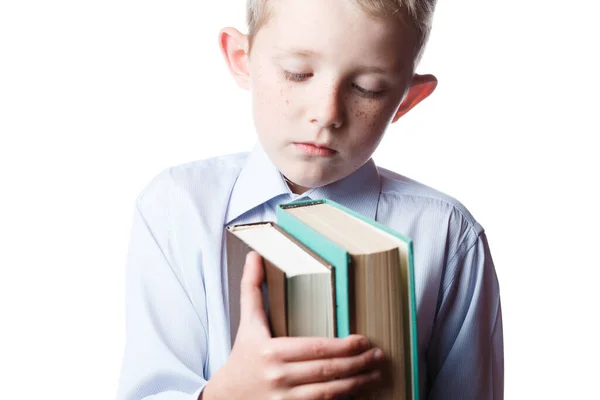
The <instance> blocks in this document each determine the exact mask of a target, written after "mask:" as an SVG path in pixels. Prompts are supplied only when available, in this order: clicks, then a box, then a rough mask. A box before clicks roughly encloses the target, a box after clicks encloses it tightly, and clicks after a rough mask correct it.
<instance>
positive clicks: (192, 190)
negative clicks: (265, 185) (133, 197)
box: [138, 152, 248, 201]
mask: <svg viewBox="0 0 600 400" xmlns="http://www.w3.org/2000/svg"><path fill="white" fill-rule="evenodd" d="M247 156H248V152H242V153H232V154H226V155H220V156H216V157H210V158H206V159H200V160H194V161H189V162H185V163H181V164H177V165H173V166H169V167H167V168H164V169H162V170H161V171H159V172H158V173H157V174H156V175H155V176H154V177H152V178H151V179H150V181H149V182H148V183H147V184H146V185H145V186H144V187H143V189H142V191H141V192H140V194H139V196H138V201H143V199H146V198H151V199H157V198H160V197H165V195H170V196H172V195H173V194H174V193H176V192H185V193H187V194H188V195H192V196H193V197H197V196H196V195H197V194H198V193H202V194H205V195H206V194H212V195H216V194H218V193H219V192H223V191H225V190H227V188H228V187H229V186H231V185H233V182H234V181H235V179H236V177H237V175H238V174H239V171H240V170H241V168H242V167H243V165H244V162H245V160H246V158H247ZM215 197H218V196H215Z"/></svg>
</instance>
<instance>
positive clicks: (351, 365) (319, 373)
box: [285, 348, 384, 386]
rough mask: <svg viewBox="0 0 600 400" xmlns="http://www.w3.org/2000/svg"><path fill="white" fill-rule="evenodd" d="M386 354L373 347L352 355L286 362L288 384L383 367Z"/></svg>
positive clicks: (300, 383) (314, 380)
mask: <svg viewBox="0 0 600 400" xmlns="http://www.w3.org/2000/svg"><path fill="white" fill-rule="evenodd" d="M383 360H384V355H383V352H382V351H381V350H379V349H377V348H372V349H370V350H367V351H365V352H363V353H361V354H359V355H356V356H351V357H334V358H328V359H323V360H311V361H301V362H295V363H288V364H286V367H285V368H286V373H285V375H286V376H287V382H286V383H287V384H288V385H290V386H298V385H302V384H307V383H316V382H326V381H328V380H331V379H336V378H340V377H344V376H345V377H348V376H354V375H358V374H360V373H363V372H366V371H371V370H376V369H381V368H382V367H383Z"/></svg>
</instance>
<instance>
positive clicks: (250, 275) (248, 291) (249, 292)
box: [240, 251, 269, 333]
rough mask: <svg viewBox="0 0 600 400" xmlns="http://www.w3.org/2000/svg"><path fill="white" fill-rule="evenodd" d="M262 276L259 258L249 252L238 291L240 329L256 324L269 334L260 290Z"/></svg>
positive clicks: (254, 253)
mask: <svg viewBox="0 0 600 400" xmlns="http://www.w3.org/2000/svg"><path fill="white" fill-rule="evenodd" d="M264 276H265V274H264V270H263V265H262V259H261V257H260V256H259V255H258V253H256V252H255V251H251V252H249V253H248V255H247V256H246V264H245V265H244V271H243V275H242V286H241V290H240V302H241V303H240V311H241V312H240V314H241V315H240V328H242V326H245V325H247V324H258V325H263V326H264V328H265V329H266V332H267V333H269V324H268V322H267V315H266V314H265V307H264V303H263V296H262V289H261V285H262V283H263V280H264Z"/></svg>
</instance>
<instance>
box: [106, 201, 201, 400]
mask: <svg viewBox="0 0 600 400" xmlns="http://www.w3.org/2000/svg"><path fill="white" fill-rule="evenodd" d="M146 214H151V213H146ZM156 225H160V221H156V222H152V220H151V219H150V220H149V219H148V216H147V215H145V213H144V209H143V203H140V202H139V201H138V203H137V207H136V209H135V214H134V219H133V226H132V230H131V239H130V244H129V254H128V259H127V272H126V343H125V354H124V358H123V364H122V370H121V375H120V379H119V387H118V394H117V399H118V400H134V399H135V400H140V399H146V398H152V399H157V400H159V399H161V400H167V399H168V400H180V399H181V400H184V399H185V400H192V399H197V398H198V396H199V394H200V391H201V390H202V388H203V387H204V385H205V384H206V381H205V379H204V374H203V367H204V361H205V360H206V355H207V338H206V331H205V328H204V327H205V321H206V316H205V315H201V313H199V312H198V311H197V310H196V308H194V307H193V305H192V303H191V301H190V299H189V298H188V296H187V293H186V291H185V290H184V288H183V286H182V285H181V282H180V280H179V279H178V277H177V274H176V273H175V271H174V270H173V268H172V265H170V263H169V261H168V257H167V256H166V255H165V253H164V249H163V248H161V246H160V245H159V242H158V241H157V236H156V235H157V232H158V231H162V230H164V227H160V226H156ZM201 298H203V296H201Z"/></svg>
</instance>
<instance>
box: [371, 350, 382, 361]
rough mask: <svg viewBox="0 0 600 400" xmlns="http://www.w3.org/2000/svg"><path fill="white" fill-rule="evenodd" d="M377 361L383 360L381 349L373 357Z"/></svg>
mask: <svg viewBox="0 0 600 400" xmlns="http://www.w3.org/2000/svg"><path fill="white" fill-rule="evenodd" d="M373 356H374V357H375V359H377V360H381V359H382V358H383V351H381V350H380V349H377V350H375V354H374V355H373Z"/></svg>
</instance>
